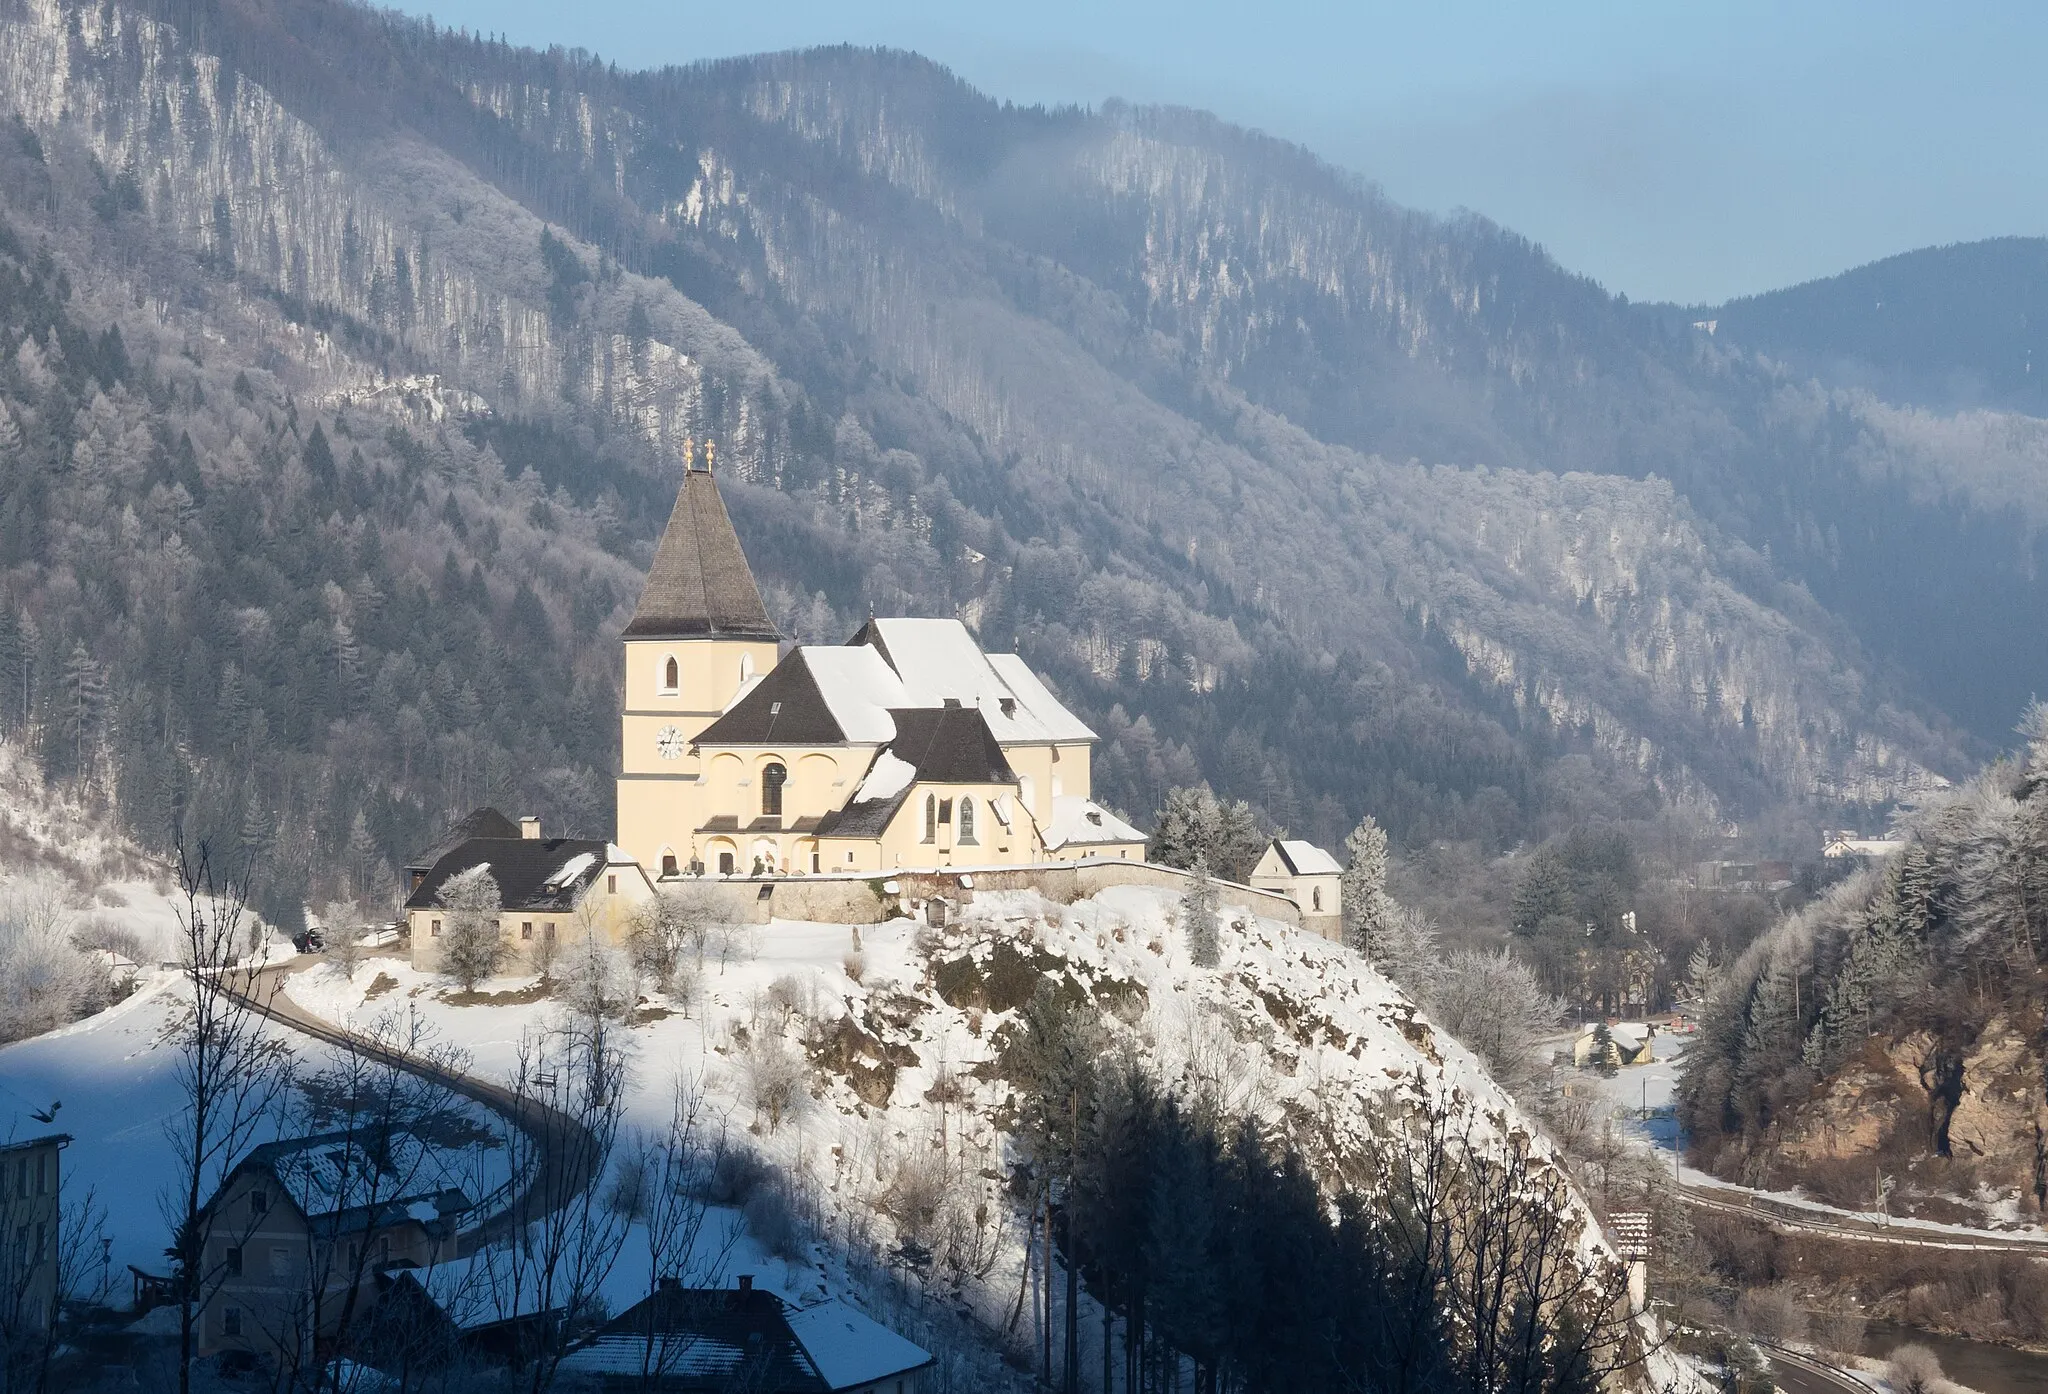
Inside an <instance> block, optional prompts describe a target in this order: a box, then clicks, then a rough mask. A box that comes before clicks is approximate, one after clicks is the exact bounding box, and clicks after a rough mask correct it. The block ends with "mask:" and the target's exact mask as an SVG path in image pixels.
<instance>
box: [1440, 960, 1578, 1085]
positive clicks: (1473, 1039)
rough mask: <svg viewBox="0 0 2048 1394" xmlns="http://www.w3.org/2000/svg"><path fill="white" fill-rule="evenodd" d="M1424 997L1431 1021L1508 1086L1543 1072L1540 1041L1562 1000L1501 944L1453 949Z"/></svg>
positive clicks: (1553, 1026)
mask: <svg viewBox="0 0 2048 1394" xmlns="http://www.w3.org/2000/svg"><path fill="white" fill-rule="evenodd" d="M1423 1001H1424V1004H1425V1005H1426V1006H1427V1007H1428V1009H1429V1012H1430V1015H1431V1017H1432V1018H1433V1019H1434V1020H1435V1021H1436V1023H1437V1024H1438V1025H1439V1026H1441V1027H1443V1028H1444V1029H1445V1030H1446V1031H1448V1032H1450V1033H1451V1034H1452V1035H1453V1036H1455V1037H1457V1038H1458V1040H1459V1041H1461V1042H1463V1043H1464V1044H1465V1045H1466V1046H1467V1047H1468V1048H1470V1049H1471V1050H1472V1051H1473V1052H1474V1053H1475V1054H1477V1055H1478V1056H1479V1058H1480V1059H1481V1060H1484V1061H1485V1062H1486V1068H1487V1071H1488V1072H1489V1073H1490V1074H1492V1076H1493V1077H1494V1078H1495V1079H1496V1080H1498V1081H1500V1083H1501V1085H1502V1086H1503V1087H1505V1088H1507V1089H1509V1090H1519V1089H1523V1088H1526V1087H1527V1086H1528V1085H1530V1084H1532V1083H1534V1082H1535V1081H1536V1080H1538V1079H1540V1078H1541V1077H1542V1076H1543V1074H1544V1063H1543V1060H1542V1058H1541V1056H1542V1053H1541V1049H1540V1047H1541V1044H1542V1042H1543V1040H1544V1039H1545V1038H1546V1037H1548V1036H1550V1035H1552V1034H1554V1033H1555V1032H1556V1030H1557V1028H1558V1024H1559V1023H1560V1022H1561V1021H1563V1020H1564V1003H1563V1001H1562V1000H1560V999H1559V998H1556V997H1553V996H1551V995H1550V994H1549V993H1547V992H1545V991H1544V990H1543V985H1542V984H1541V983H1540V982H1538V981H1537V978H1536V975H1535V973H1533V972H1531V971H1530V969H1529V968H1528V966H1527V965H1526V964H1523V963H1521V962H1519V961H1517V960H1516V959H1515V958H1513V957H1512V956H1511V955H1510V954H1509V953H1508V951H1507V950H1506V949H1502V950H1501V951H1500V952H1498V953H1475V952H1471V951H1461V952H1459V953H1454V954H1452V955H1451V957H1450V959H1449V961H1448V962H1446V963H1445V964H1444V965H1443V967H1442V968H1441V970H1440V971H1439V972H1438V973H1437V975H1436V978H1435V981H1434V982H1433V983H1432V984H1431V985H1430V988H1429V990H1428V992H1427V993H1426V994H1425V995H1424V997H1423ZM1602 1029H1603V1030H1604V1029H1605V1028H1604V1027H1603V1028H1602Z"/></svg>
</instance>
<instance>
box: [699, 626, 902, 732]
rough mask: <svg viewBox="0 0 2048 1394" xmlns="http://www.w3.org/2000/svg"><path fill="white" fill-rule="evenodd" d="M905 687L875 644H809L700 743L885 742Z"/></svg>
mask: <svg viewBox="0 0 2048 1394" xmlns="http://www.w3.org/2000/svg"><path fill="white" fill-rule="evenodd" d="M902 700H903V686H902V684H901V683H899V682H897V680H896V675H895V674H894V673H892V672H890V671H889V665H888V664H886V663H884V662H883V661H882V659H881V656H880V655H879V654H877V653H876V652H875V651H874V650H872V649H843V648H821V647H817V646H805V647H802V648H797V649H793V650H791V651H790V654H789V656H788V657H787V658H785V659H783V660H782V661H781V662H780V663H778V664H776V665H775V666H774V667H773V668H771V669H769V670H768V672H767V674H766V675H765V676H763V677H762V678H761V679H760V680H759V681H758V682H756V683H754V684H753V685H752V686H751V687H749V688H747V689H746V690H745V691H743V692H742V693H741V694H740V696H739V699H738V700H737V701H735V702H734V703H733V704H732V705H731V706H730V707H728V708H726V710H725V714H724V715H723V716H721V717H719V718H718V720H716V721H714V722H712V723H711V724H710V725H709V726H707V727H705V728H704V730H703V731H702V732H701V733H699V735H698V737H697V743H698V744H699V745H714V746H716V745H846V744H854V745H880V744H882V743H884V742H886V741H888V740H890V739H892V738H893V737H894V736H895V734H896V723H895V722H894V721H893V720H891V719H890V716H889V706H890V705H891V704H896V705H901V703H902Z"/></svg>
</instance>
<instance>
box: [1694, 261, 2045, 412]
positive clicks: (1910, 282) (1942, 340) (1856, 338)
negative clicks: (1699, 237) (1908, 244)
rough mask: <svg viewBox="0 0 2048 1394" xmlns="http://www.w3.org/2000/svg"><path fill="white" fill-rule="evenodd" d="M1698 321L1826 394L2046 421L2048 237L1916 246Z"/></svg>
mask: <svg viewBox="0 0 2048 1394" xmlns="http://www.w3.org/2000/svg"><path fill="white" fill-rule="evenodd" d="M1698 313H1699V315H1700V316H1701V317H1702V318H1712V319H1714V320H1716V321H1717V325H1716V332H1717V334H1718V335H1719V336H1720V337H1722V338H1725V339H1728V340H1730V341H1732V342H1734V343H1736V344H1739V345H1741V346H1742V347H1744V348H1746V349H1754V350H1756V351H1758V352H1760V353H1766V354H1769V355H1770V356H1771V357H1772V358H1775V359H1778V360H1780V361H1782V362H1785V363H1789V364H1793V365H1795V366H1797V367H1799V368H1800V369H1802V370H1804V371H1806V372H1809V373H1812V374H1813V375H1814V376H1816V377H1819V378H1821V379H1823V380H1825V381H1827V382H1829V383H1831V384H1833V385H1836V386H1841V387H1862V388H1866V389H1869V390H1870V391H1872V392H1874V393H1875V394H1876V395H1878V396H1879V397H1882V398H1884V399H1886V400H1888V401H1893V402H1901V403H1906V404H1910V405H1914V406H1924V407H1936V408H1949V409H1954V408H1957V407H1994V408H1996V407H2002V408H2005V409H2007V410H2010V411H2020V412H2026V413H2028V414H2029V415H2033V416H2041V415H2044V414H2048V376H2044V375H2048V239H2044V238H2039V237H1998V238H1993V239H1991V240H1989V241H1985V242H1962V243H1957V244H1955V245H1952V246H1947V247H1925V248H1922V249H1921V250H1919V251H1914V252H1906V253H1903V254H1902V255H1899V256H1895V257H1886V258H1885V259H1884V260H1883V261H1874V262H1872V263H1870V264H1869V265H1868V266H1859V267H1856V268H1855V269H1854V270H1851V271H1844V272H1843V273H1842V274H1841V275H1839V276H1829V277H1827V278H1826V279H1824V280H1819V281H1808V282H1806V283H1805V284H1804V285H1797V286H1791V287H1788V288H1787V289H1785V290H1774V291H1771V292H1769V293H1767V294H1764V295H1752V296H1746V297H1744V298H1743V299H1740V300H1731V301H1729V302H1728V303H1727V304H1725V305H1722V306H1720V307H1718V308H1716V309H1711V310H1701V311H1699V312H1698Z"/></svg>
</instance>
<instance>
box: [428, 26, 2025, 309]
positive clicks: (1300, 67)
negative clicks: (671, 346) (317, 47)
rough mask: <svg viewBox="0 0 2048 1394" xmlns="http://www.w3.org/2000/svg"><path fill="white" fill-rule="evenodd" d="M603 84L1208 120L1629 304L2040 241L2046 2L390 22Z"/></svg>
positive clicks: (1718, 295)
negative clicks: (1368, 181)
mask: <svg viewBox="0 0 2048 1394" xmlns="http://www.w3.org/2000/svg"><path fill="white" fill-rule="evenodd" d="M402 7H403V8H406V9H409V10H412V11H414V12H416V13H422V14H426V13H431V14H432V15H433V16H434V17H435V18H436V19H437V20H438V21H440V22H442V23H444V24H448V25H461V26H464V27H467V28H470V29H482V30H485V31H488V32H491V33H504V34H505V35H507V37H509V38H510V39H512V40H513V41H515V42H518V43H525V44H535V45H546V44H551V43H558V44H564V45H569V46H580V47H584V48H588V49H592V50H594V51H596V52H598V53H600V54H602V55H603V56H605V57H606V58H609V59H612V60H613V61H615V62H618V63H619V64H620V65H621V66H622V67H623V66H633V67H642V66H651V65H656V64H662V63H682V62H689V61H692V60H694V59H699V58H712V57H722V56H726V55H730V54H737V53H751V52H758V51H762V50H767V49H778V48H792V47H800V46H804V45H810V44H826V43H842V42H850V43H859V44H888V45H892V46H895V47H900V48H909V49H914V50H916V51H917V52H920V53H923V54H926V55H927V56H929V57H932V58H934V59H937V60H938V61H940V62H942V63H945V64H946V65H947V66H949V67H951V68H953V69H954V70H955V71H956V72H958V73H960V74H961V75H962V76H963V77H965V78H967V79H968V80H969V81H971V82H973V83H974V84H975V85H977V86H978V87H981V88H982V89H983V90H985V91H987V92H989V93H991V94H993V95H995V96H998V97H1005V98H1010V99H1012V100H1017V101H1023V102H1036V101H1049V102H1050V101H1075V102H1085V103H1094V102H1098V101H1100V100H1102V99H1103V98H1105V97H1112V96H1114V97H1123V98H1127V99H1130V100H1134V101H1140V102H1175V103H1180V104H1183V105H1188V106H1197V107H1204V108H1207V109H1209V110H1212V111H1215V112H1217V113H1219V114H1220V115H1222V116H1224V117H1227V118H1228V119H1230V120H1233V121H1237V122H1241V123H1243V124H1245V125H1249V126H1256V127H1259V128H1261V129H1263V130H1266V131H1270V132H1272V133H1273V134H1275V135H1279V136H1284V137H1286V138H1288V139H1291V140H1297V141H1300V142H1301V143H1303V144H1304V145H1307V146H1308V147H1309V148H1310V149H1312V150H1314V151H1316V152H1317V153H1318V154H1320V155H1322V156H1324V157H1325V158H1327V159H1329V160H1331V161H1333V162H1334V163H1337V164H1340V165H1343V166H1346V167H1347V168H1350V169H1355V170H1357V171H1359V172H1361V173H1363V174H1365V175H1366V176H1367V177H1369V178H1372V179H1374V180H1377V181H1378V182H1379V183H1380V184H1381V185H1383V186H1384V187H1385V188H1386V190H1387V192H1388V193H1389V194H1391V195H1392V196H1393V197H1394V198H1396V199H1398V200H1400V201H1401V202H1403V203H1407V204H1410V205H1412V206H1415V207H1419V208H1427V209H1433V210H1438V211H1448V210H1450V209H1454V208H1471V209H1474V210H1476V211H1478V212H1481V213H1484V214H1486V215H1488V216H1489V217H1492V218H1495V219H1497V220H1498V221H1500V222H1502V223H1505V224H1507V225H1508V226H1510V227H1512V228H1514V229H1516V230H1517V231H1520V232H1522V233H1525V234H1527V235H1528V236H1530V237H1533V238H1535V239H1536V240H1537V241H1539V242H1541V243H1543V244H1544V245H1545V246H1546V247H1548V248H1549V249H1550V250H1551V252H1552V253H1553V254H1555V255H1556V256H1557V258H1558V259H1559V260H1560V261H1562V262H1563V263H1564V264H1565V265H1567V266H1569V267H1571V268H1572V269H1574V270H1578V271H1583V272H1585V273H1587V274H1589V275H1591V276H1594V277H1595V278H1597V279H1598V280H1600V281H1601V282H1602V283H1603V284H1605V285H1607V286H1608V287H1609V288H1610V289H1613V290H1618V291H1622V292H1625V293H1627V294H1628V295H1630V296H1632V297H1634V298H1637V299H1675V300H1681V301H1687V302H1712V301H1718V300H1721V299H1723V298H1726V297H1728V296H1732V295H1738V294H1743V293H1746V292H1750V291H1757V290H1766V289H1770V288H1772V287H1775V286H1780V285H1788V284H1792V283H1795V282H1798V281H1802V280H1808V279H1811V278H1813V277H1815V276H1823V275H1828V274H1831V273H1833V272H1835V271H1840V270H1843V269H1846V268H1847V267H1850V266H1854V265H1859V264H1861V263H1863V262H1866V261H1871V260H1874V259H1875V258H1877V257H1881V256H1886V255H1889V254H1891V253H1893V252H1899V251H1905V250H1907V249H1909V248H1912V247H1919V246H1925V245H1928V244H1930V243H1938V242H1954V241H1967V240H1971V239H1974V238H1980V237H1992V236H1998V235H2002V234H2007V233H2021V234H2030V235H2039V234H2048V81H2043V80H2042V77H2041V75H2040V72H2039V66H2040V60H2041V56H2042V55H2043V54H2044V53H2048V6H2039V5H2032V6H2029V5H2020V4H2006V3H1983V4H1967V3H1966V4H1956V5H1952V6H1946V7H1937V6H1934V5H1905V4H1897V3H1890V0H1864V2H1863V3H1821V2H1820V0H1811V2H1810V3H1779V4H1761V3H1753V2H1752V0H1724V2H1723V3H1713V2H1712V0H1708V2H1707V3H1701V2H1700V0H1694V3H1690V4H1674V3H1665V2H1664V0H1638V3H1634V4H1595V3H1590V2H1589V0H1555V3H1551V4H1545V5H1534V4H1520V5H1509V4H1493V5H1480V4H1472V3H1467V2H1466V0H1424V2H1423V3H1415V2H1414V0H1411V2H1410V3H1407V4H1380V3H1353V4H1332V3H1324V4H1317V3H1310V0H1260V3H1257V4H1245V3H1241V2H1240V3H1236V4H1223V3H1217V0H1181V2H1180V3H1177V4H1168V3H1162V2H1161V0H1129V2H1128V3H1119V4H1102V3H1097V4H1086V3H1080V0H1034V3H1031V4H1028V5H1019V4H1003V3H983V4H980V5H970V4H957V3H956V4H937V3H919V0H865V2H864V3H852V2H850V0H841V3H836V4H835V3H827V2H826V0H774V2H773V3H767V4H761V3H755V4H726V5H720V6H709V5H702V4H697V3H687V4H675V3H667V4H663V3H655V0H579V3H577V4H575V5H562V4H559V3H543V2H542V0H489V2H488V3H486V0H433V3H428V2H427V0H403V5H402Z"/></svg>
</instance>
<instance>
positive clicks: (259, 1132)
mask: <svg viewBox="0 0 2048 1394" xmlns="http://www.w3.org/2000/svg"><path fill="white" fill-rule="evenodd" d="M189 1001H190V998H189V996H188V995H187V990H186V987H185V984H184V980H183V979H182V978H181V977H179V975H177V974H175V973H166V972H160V971H155V972H150V973H148V976H147V978H146V980H145V981H144V983H143V985H142V987H141V988H140V989H139V990H138V991H137V992H136V993H134V994H133V995H132V996H130V997H128V998H126V999H125V1000H123V1001H121V1002H120V1003H117V1004H116V1005H115V1006H113V1007H110V1008H108V1009H107V1010H106V1011H103V1012H100V1013H98V1014H97V1015H94V1016H91V1017H87V1018H86V1019H84V1020H83V1021H78V1022H74V1023H73V1024H71V1025H70V1026H67V1027H64V1028H63V1029H61V1030H58V1031H52V1032H49V1033H47V1034H45V1035H41V1036H36V1037H33V1038H31V1039H29V1040H25V1041H16V1042H14V1043H13V1044H11V1045H8V1046H6V1047H4V1048H0V1128H4V1129H5V1132H4V1136H5V1137H7V1138H23V1137H31V1136H38V1135H42V1134H47V1133H52V1132H58V1133H68V1134H69V1135H70V1136H71V1138H72V1142H71V1145H70V1146H69V1147H67V1148H66V1149H65V1150H64V1155H63V1160H62V1163H61V1174H62V1176H63V1181H64V1201H65V1203H66V1204H67V1205H69V1204H73V1203H76V1202H78V1201H80V1200H81V1199H82V1198H83V1197H84V1195H85V1193H86V1192H87V1191H88V1190H89V1191H91V1192H92V1193H93V1197H94V1199H95V1201H96V1202H97V1203H98V1204H99V1205H101V1206H104V1207H105V1209H106V1233H107V1235H108V1237H109V1238H110V1239H111V1240H112V1241H113V1242H112V1244H111V1245H110V1246H109V1248H108V1249H107V1251H106V1259H107V1262H108V1266H109V1268H110V1269H111V1272H112V1274H113V1275H114V1282H115V1287H114V1297H115V1298H116V1300H125V1297H126V1294H127V1291H128V1282H127V1269H128V1267H129V1265H133V1266H135V1267H137V1268H141V1269H143V1270H145V1271H147V1272H151V1273H161V1272H164V1271H165V1269H166V1261H165V1257H164V1251H165V1249H166V1247H167V1246H168V1245H169V1243H170V1228H169V1226H168V1225H167V1224H166V1223H165V1220H164V1213H165V1202H166V1198H167V1190H168V1188H169V1187H170V1186H171V1184H172V1174H173V1167H172V1164H171V1160H170V1159H171V1153H170V1150H169V1143H168V1141H167V1139H166V1129H167V1127H168V1126H169V1125H171V1124H172V1123H173V1122H174V1121H175V1120H176V1119H177V1118H178V1117H179V1116H180V1115H181V1114H182V1113H183V1111H184V1108H185V1095H184V1092H183V1087H182V1084H181V1081H180V1078H179V1075H178V1062H179V1056H178V1053H177V1052H176V1050H174V1049H173V1048H171V1045H170V1043H169V1041H168V1039H167V1037H168V1036H169V1033H170V1032H171V1030H172V1028H173V1026H174V1025H175V1023H176V1022H177V1021H178V1020H180V1019H181V1018H182V1016H183V1015H184V1013H185V1011H186V1009H187V1004H188V1003H189ZM265 1030H266V1034H267V1035H268V1036H269V1037H270V1038H271V1039H273V1040H275V1041H276V1042H277V1043H278V1044H279V1045H280V1046H281V1047H283V1048H284V1049H285V1050H286V1051H288V1052H289V1053H290V1054H291V1056H292V1057H293V1066H294V1070H295V1072H296V1073H297V1075H298V1076H300V1077H301V1078H305V1077H307V1076H310V1075H313V1074H315V1073H317V1072H318V1071H320V1070H322V1069H324V1068H327V1067H329V1066H331V1065H332V1064H333V1063H334V1061H333V1056H332V1054H331V1053H330V1052H329V1051H327V1050H326V1049H325V1048H323V1047H321V1046H320V1045H319V1044H318V1043H316V1042H314V1041H311V1040H309V1039H308V1038H307V1037H305V1036H303V1035H300V1034H299V1033H297V1032H294V1031H289V1030H286V1029H285V1028H283V1027H281V1026H267V1027H266V1028H265ZM302 1103H303V1096H302V1095H299V1094H295V1093H294V1094H287V1095H286V1096H284V1097H283V1098H281V1099H280V1100H279V1104H280V1107H279V1109H278V1110H277V1111H276V1112H275V1113H274V1115H273V1116H270V1117H268V1118H266V1119H265V1120H264V1122H262V1123H261V1124H260V1125H258V1127H257V1128H256V1129H255V1130H254V1132H253V1133H252V1134H251V1136H250V1138H249V1144H250V1145H251V1146H254V1145H255V1144H257V1143H260V1142H267V1141H270V1140H272V1139H273V1138H275V1137H277V1136H279V1135H280V1132H281V1131H282V1132H284V1133H286V1134H287V1135H289V1134H292V1133H295V1132H296V1131H298V1130H299V1127H300V1124H299V1122H298V1119H299V1117H301V1116H302V1110H301V1109H300V1108H299V1105H301V1104H302ZM53 1106H55V1107H54V1109H53ZM454 1109H455V1111H459V1112H462V1113H465V1114H469V1115H471V1116H472V1117H477V1118H478V1119H479V1121H481V1118H480V1113H481V1111H480V1110H478V1109H476V1108H475V1106H473V1105H470V1104H468V1103H466V1102H458V1103H457V1104H456V1105H455V1106H454ZM32 1111H39V1112H45V1113H50V1114H51V1115H52V1116H51V1119H50V1121H49V1122H48V1123H44V1122H42V1121H40V1120H39V1119H36V1118H34V1117H32V1116H31V1112H32ZM460 1165H461V1168H462V1172H463V1174H464V1175H466V1176H470V1177H473V1178H474V1179H475V1181H476V1183H477V1184H479V1185H480V1186H482V1187H484V1188H486V1189H488V1188H490V1187H493V1186H495V1185H497V1184H500V1183H502V1182H503V1181H504V1180H505V1179H506V1178H507V1176H508V1175H509V1171H508V1163H507V1160H506V1156H505V1153H504V1151H503V1149H500V1148H491V1147H484V1148H475V1149H467V1150H466V1151H465V1153H464V1155H463V1156H462V1157H461V1158H460Z"/></svg>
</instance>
